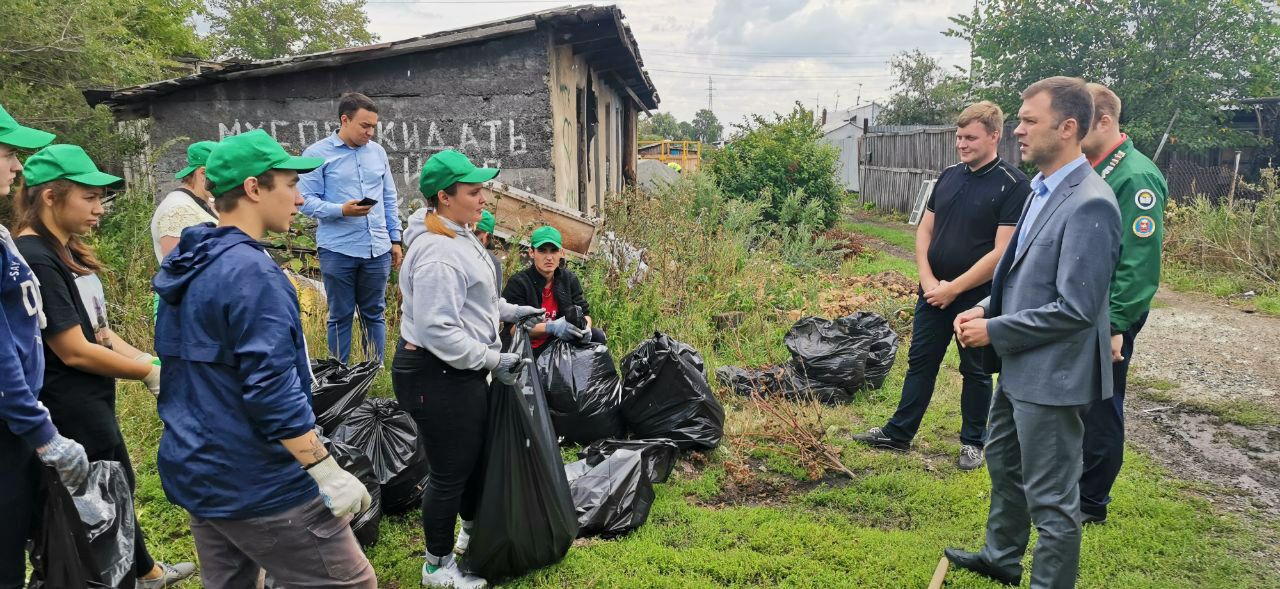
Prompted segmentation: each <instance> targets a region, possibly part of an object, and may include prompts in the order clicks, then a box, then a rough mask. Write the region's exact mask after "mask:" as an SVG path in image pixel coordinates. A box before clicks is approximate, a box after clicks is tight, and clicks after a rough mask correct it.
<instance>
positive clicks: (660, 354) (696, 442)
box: [622, 333, 724, 450]
mask: <svg viewBox="0 0 1280 589" xmlns="http://www.w3.org/2000/svg"><path fill="white" fill-rule="evenodd" d="M622 374H623V377H622V419H623V421H624V422H625V423H626V425H627V429H628V430H630V431H631V433H632V435H633V437H636V438H667V439H670V440H672V441H674V442H675V443H676V445H678V446H680V449H681V450H712V449H714V448H715V447H716V446H719V445H720V438H721V437H722V436H723V435H724V407H722V406H721V405H720V401H719V400H718V399H716V396H715V393H714V392H712V390H711V385H709V384H707V375H706V370H705V368H704V364H703V362H702V357H701V356H699V355H698V352H697V350H694V349H693V347H691V346H689V345H688V344H685V343H681V342H679V341H677V340H675V339H673V338H671V336H668V335H665V334H662V333H655V334H653V337H652V338H650V339H647V340H645V341H643V342H641V343H640V345H639V346H638V347H636V349H635V350H634V351H632V352H631V353H630V354H627V355H626V357H624V358H623V359H622Z"/></svg>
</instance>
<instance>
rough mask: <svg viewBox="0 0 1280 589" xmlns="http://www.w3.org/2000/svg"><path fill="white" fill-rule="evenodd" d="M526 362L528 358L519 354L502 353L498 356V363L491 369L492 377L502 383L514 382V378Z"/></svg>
mask: <svg viewBox="0 0 1280 589" xmlns="http://www.w3.org/2000/svg"><path fill="white" fill-rule="evenodd" d="M528 363H529V360H528V359H527V358H521V357H520V355H519V354H511V353H506V354H502V355H500V356H499V357H498V365H497V366H496V367H494V369H493V378H494V380H497V381H498V382H500V383H502V384H506V385H513V384H516V378H518V377H519V376H520V371H521V370H523V369H524V367H525V365H526V364H528Z"/></svg>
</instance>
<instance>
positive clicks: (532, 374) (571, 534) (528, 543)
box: [463, 328, 578, 583]
mask: <svg viewBox="0 0 1280 589" xmlns="http://www.w3.org/2000/svg"><path fill="white" fill-rule="evenodd" d="M508 350H509V351H513V350H514V351H517V353H520V354H521V355H522V356H523V357H524V358H532V357H533V348H532V347H531V346H530V345H529V337H528V334H527V333H526V332H525V330H524V329H523V328H520V329H517V330H516V334H515V336H514V337H513V338H512V341H511V345H510V347H509V348H508ZM487 428H488V430H487V431H488V436H489V439H488V442H487V444H486V446H485V456H484V463H483V468H484V473H483V485H482V489H481V493H480V501H479V504H478V506H477V509H476V522H475V525H474V527H473V529H472V533H471V544H470V545H469V546H468V547H467V555H466V558H465V559H463V565H464V566H466V567H467V568H468V569H469V570H471V571H472V572H474V573H475V574H478V575H480V576H481V577H484V578H485V579H488V580H489V581H490V582H491V583H492V582H497V581H500V580H502V579H505V578H509V577H514V576H518V575H522V574H524V573H527V572H529V571H532V570H534V569H537V568H540V567H544V566H548V565H551V564H555V563H557V562H559V561H560V559H562V558H564V555H565V554H566V553H568V551H569V546H570V545H571V544H573V539H574V538H576V537H577V536H578V518H577V513H576V511H575V510H574V507H573V500H572V497H571V495H570V494H569V482H568V481H567V480H566V479H565V475H564V466H563V464H562V463H561V461H560V452H559V449H558V448H557V447H556V441H555V436H554V434H553V433H552V429H551V417H550V415H549V414H548V411H547V405H546V399H545V397H544V396H543V392H542V383H541V381H540V379H539V378H538V372H537V369H536V368H535V367H533V366H532V365H529V366H526V367H525V368H524V369H523V371H522V372H521V374H520V377H519V379H518V380H517V382H516V386H509V385H504V384H502V383H500V382H498V381H496V380H495V381H494V383H493V388H492V389H491V391H490V396H489V418H488V424H487Z"/></svg>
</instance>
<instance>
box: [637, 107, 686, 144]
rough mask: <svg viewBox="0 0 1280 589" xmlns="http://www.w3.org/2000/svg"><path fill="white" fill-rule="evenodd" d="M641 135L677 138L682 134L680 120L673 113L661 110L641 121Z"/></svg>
mask: <svg viewBox="0 0 1280 589" xmlns="http://www.w3.org/2000/svg"><path fill="white" fill-rule="evenodd" d="M639 134H640V135H647V136H650V137H658V138H661V139H675V138H676V136H677V135H679V134H680V121H677V120H676V117H675V116H674V115H672V114H671V113H666V112H660V113H658V114H656V115H653V116H652V117H649V118H648V119H646V120H644V121H641V122H640V128H639Z"/></svg>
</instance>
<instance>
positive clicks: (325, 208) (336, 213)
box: [298, 145, 342, 221]
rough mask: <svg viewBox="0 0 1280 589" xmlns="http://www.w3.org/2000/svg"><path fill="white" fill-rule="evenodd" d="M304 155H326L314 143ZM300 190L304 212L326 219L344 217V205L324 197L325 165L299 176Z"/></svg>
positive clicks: (314, 217) (316, 217)
mask: <svg viewBox="0 0 1280 589" xmlns="http://www.w3.org/2000/svg"><path fill="white" fill-rule="evenodd" d="M302 155H303V157H324V154H322V153H319V150H317V149H316V148H315V146H314V145H313V146H311V147H308V148H307V150H306V151H304V152H302ZM326 165H328V164H327V163H326ZM298 191H299V192H301V193H302V214H304V215H306V216H308V217H311V218H312V219H320V220H325V221H329V220H333V219H337V218H340V217H342V205H341V204H337V203H331V202H328V201H326V200H325V199H324V166H320V167H319V168H316V169H314V170H312V171H310V172H307V173H306V174H302V175H301V176H299V177H298Z"/></svg>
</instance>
